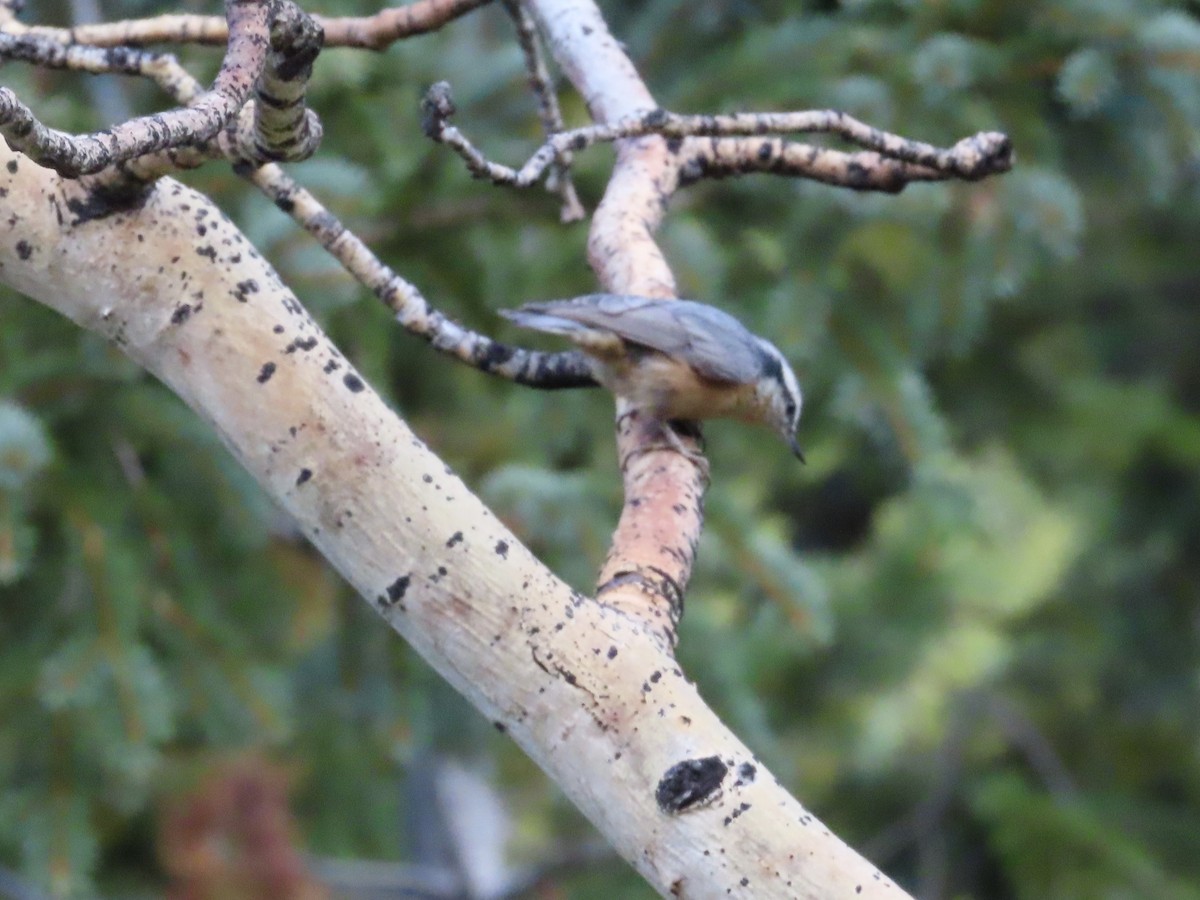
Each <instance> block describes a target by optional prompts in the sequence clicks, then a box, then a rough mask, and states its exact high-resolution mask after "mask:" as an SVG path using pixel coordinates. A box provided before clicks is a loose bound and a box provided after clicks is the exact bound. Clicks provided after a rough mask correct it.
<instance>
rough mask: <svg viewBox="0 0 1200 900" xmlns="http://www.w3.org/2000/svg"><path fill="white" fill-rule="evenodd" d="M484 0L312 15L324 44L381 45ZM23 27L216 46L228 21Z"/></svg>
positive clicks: (106, 41)
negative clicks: (369, 12)
mask: <svg viewBox="0 0 1200 900" xmlns="http://www.w3.org/2000/svg"><path fill="white" fill-rule="evenodd" d="M489 2H490V0H417V2H415V3H409V4H406V5H404V6H399V7H394V8H392V9H385V10H381V11H380V12H377V13H376V14H375V15H373V16H361V17H344V18H331V17H326V16H314V17H313V18H314V19H315V20H316V21H317V24H318V25H320V26H321V27H322V28H323V29H324V31H325V46H327V47H357V48H359V49H363V50H386V49H387V48H388V47H389V46H391V45H392V44H393V43H395V42H396V41H399V40H403V39H404V38H408V37H414V36H415V35H418V34H426V33H428V32H430V31H436V30H437V29H438V28H441V27H442V26H443V25H445V24H446V23H447V22H449V21H451V20H452V19H456V18H458V17H459V16H462V15H465V14H466V13H469V12H471V11H472V10H474V9H478V8H479V7H480V6H483V5H485V4H487V3H489ZM24 33H26V34H29V35H31V36H34V37H40V38H48V39H50V40H53V41H56V42H58V43H62V44H87V45H89V46H93V47H118V46H125V47H145V46H149V45H151V44H206V45H211V46H217V45H220V44H223V43H225V41H226V40H227V39H228V37H229V29H228V23H227V22H226V21H225V19H223V18H222V17H220V16H201V15H165V16H154V17H151V18H148V19H129V20H126V21H123V22H104V23H101V24H96V25H78V26H76V27H74V28H54V27H50V26H41V25H37V26H31V27H28V28H25V29H24Z"/></svg>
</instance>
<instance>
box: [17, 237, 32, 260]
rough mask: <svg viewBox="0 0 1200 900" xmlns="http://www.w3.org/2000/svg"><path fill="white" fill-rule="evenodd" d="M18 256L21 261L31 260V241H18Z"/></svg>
mask: <svg viewBox="0 0 1200 900" xmlns="http://www.w3.org/2000/svg"><path fill="white" fill-rule="evenodd" d="M17 256H19V257H21V259H29V257H31V256H33V247H32V246H31V245H30V243H29V241H17Z"/></svg>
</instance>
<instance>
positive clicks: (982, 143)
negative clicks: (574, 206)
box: [422, 81, 1012, 191]
mask: <svg viewBox="0 0 1200 900" xmlns="http://www.w3.org/2000/svg"><path fill="white" fill-rule="evenodd" d="M422 109H423V110H424V113H425V115H424V118H423V122H422V125H423V128H424V130H425V133H426V134H427V135H428V136H429V137H430V138H432V139H433V140H435V141H438V142H439V143H443V144H446V145H447V146H448V147H450V148H451V149H452V150H454V151H455V152H456V153H457V154H458V155H459V156H461V157H462V158H463V160H464V162H466V165H467V169H468V170H469V171H470V172H471V174H473V175H475V176H476V177H479V178H486V179H488V180H489V181H491V182H492V183H493V184H501V185H513V186H516V187H529V186H530V185H532V184H536V183H537V182H538V181H539V180H540V179H541V178H542V176H543V175H544V174H545V173H546V170H547V169H548V168H549V167H551V166H553V165H554V164H556V163H558V162H560V161H561V160H562V159H563V158H564V157H565V158H567V159H569V158H570V153H571V152H572V151H579V150H583V149H586V148H587V147H590V146H592V145H594V144H598V143H609V142H612V141H619V140H624V139H627V138H635V137H642V136H644V135H661V136H662V137H665V138H670V139H673V140H676V141H679V140H682V139H685V138H696V137H712V138H717V137H724V138H727V139H732V138H738V137H740V138H742V139H743V140H742V141H738V142H734V141H733V140H727V141H725V142H721V143H719V142H717V141H712V142H710V143H708V144H699V143H697V142H693V144H692V146H691V147H690V148H689V149H691V150H692V151H693V155H692V156H691V157H690V159H688V160H687V161H686V162H685V164H684V165H685V172H684V173H683V175H682V176H681V177H684V178H686V179H687V180H689V181H694V180H696V179H697V178H699V177H702V176H703V175H706V174H713V175H717V176H720V175H728V174H734V173H736V172H746V171H772V172H775V173H776V174H789V175H797V176H801V177H806V178H816V179H817V180H819V181H827V182H829V183H831V184H839V185H844V186H846V187H857V188H867V189H876V190H892V191H894V190H899V189H900V187H903V184H898V183H897V179H900V178H907V179H908V180H910V181H912V180H922V181H930V180H934V179H946V178H963V179H966V180H969V181H974V180H977V179H980V178H984V177H986V176H988V175H992V174H995V173H998V172H1005V171H1008V169H1009V168H1011V167H1012V143H1011V141H1009V139H1008V136H1007V135H1004V134H1000V133H998V132H992V131H987V132H981V133H979V134H976V135H972V136H971V137H968V138H964V139H963V140H961V141H959V142H958V143H957V144H955V145H954V146H953V147H950V148H948V149H943V148H940V147H935V146H933V145H932V144H926V143H922V142H921V141H913V140H909V139H907V138H903V137H900V136H899V135H894V134H890V133H888V132H886V131H880V130H878V129H876V128H872V127H870V126H869V125H865V124H863V123H862V122H860V121H858V120H857V119H855V118H853V117H851V116H848V115H846V114H845V113H841V112H837V111H836V110H812V111H807V112H793V113H736V114H733V115H718V116H684V115H678V114H676V113H671V112H667V111H666V110H663V109H653V110H650V111H648V112H645V113H641V114H639V115H637V116H635V117H630V118H626V119H622V120H620V121H618V122H616V123H614V124H611V125H610V124H603V123H602V124H597V125H589V126H585V127H582V128H574V129H571V130H569V131H563V132H559V133H558V134H555V135H553V136H551V137H550V139H549V140H547V141H546V143H544V144H543V145H542V146H541V147H540V148H539V149H538V150H537V152H535V153H534V154H533V156H531V157H530V158H529V160H528V161H527V162H526V163H525V164H524V165H523V166H521V168H520V169H519V170H518V169H513V168H510V167H509V166H505V165H503V164H501V163H497V162H492V161H491V160H489V159H488V158H487V157H486V156H485V155H484V154H483V152H482V151H480V150H479V149H478V148H477V147H475V146H474V145H473V144H472V143H471V142H470V140H468V139H467V137H466V136H465V135H463V133H462V132H461V131H459V129H458V128H456V127H455V126H453V125H451V124H450V118H451V117H452V116H453V115H454V113H455V106H454V100H453V96H452V94H451V91H450V86H449V84H447V83H446V82H444V81H441V82H438V83H437V84H435V85H433V87H431V88H430V89H429V91H428V92H427V93H426V95H425V99H424V100H423V101H422ZM779 133H826V134H833V135H837V136H838V137H841V138H844V139H846V140H848V141H851V142H852V143H855V144H858V145H859V146H862V147H866V148H868V149H869V150H871V151H873V155H866V154H847V153H844V152H838V151H834V150H829V149H826V148H819V147H812V146H809V145H805V144H790V145H785V144H784V143H783V142H782V141H779V139H775V141H774V142H772V141H771V139H769V138H766V137H765V135H770V134H779ZM760 135H761V136H764V137H762V138H760V139H757V140H754V141H748V140H745V139H746V138H748V137H750V136H760ZM680 148H682V145H680ZM701 148H704V149H701ZM897 163H899V164H901V165H896V164H897ZM709 169H711V172H710V171H709Z"/></svg>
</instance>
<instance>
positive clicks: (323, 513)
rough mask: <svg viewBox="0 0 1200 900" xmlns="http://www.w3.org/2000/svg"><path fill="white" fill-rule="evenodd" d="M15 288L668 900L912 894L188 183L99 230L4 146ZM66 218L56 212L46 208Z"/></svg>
mask: <svg viewBox="0 0 1200 900" xmlns="http://www.w3.org/2000/svg"><path fill="white" fill-rule="evenodd" d="M0 189H2V190H0V209H4V210H13V211H19V212H20V215H3V216H0V280H3V282H4V283H6V284H8V285H9V286H11V287H14V288H15V289H17V290H19V291H22V292H24V293H26V294H28V295H29V296H30V297H33V298H35V299H37V300H39V301H40V302H42V303H44V304H46V305H48V306H50V307H52V308H54V309H56V310H58V311H59V312H61V313H62V314H64V315H66V316H68V317H69V318H71V319H72V320H73V321H75V322H76V323H78V324H79V325H80V326H82V327H85V328H88V329H91V330H93V331H96V332H98V333H100V334H102V335H105V336H107V337H108V338H110V339H111V340H112V341H114V342H115V343H116V344H117V345H118V346H119V347H120V348H121V349H122V350H124V352H126V353H127V354H128V355H129V356H130V357H131V358H132V359H134V360H135V361H137V362H138V363H140V364H141V365H143V366H145V367H146V368H147V369H148V370H149V371H150V372H152V373H153V374H155V375H156V376H157V377H158V378H160V379H161V380H162V381H163V382H164V383H166V384H167V385H168V386H169V387H170V388H171V389H172V390H174V391H175V392H176V393H177V394H178V395H179V396H180V397H181V398H183V399H184V400H185V401H186V402H187V403H188V404H189V405H190V406H191V407H192V408H193V409H194V410H196V412H197V413H198V414H199V415H200V416H201V417H202V418H203V419H205V420H206V421H207V422H209V423H210V424H211V425H212V427H213V428H214V429H215V430H216V431H217V433H218V434H219V435H220V436H221V438H222V439H223V441H224V442H225V444H226V445H227V446H228V447H229V449H230V451H231V452H232V453H233V454H234V456H235V457H236V458H237V459H238V460H239V461H240V462H241V464H242V465H243V466H245V467H246V469H247V470H248V471H249V472H250V473H251V474H252V475H253V477H254V478H255V479H256V480H257V481H258V482H259V484H260V485H261V486H262V487H263V489H264V490H266V491H267V493H268V494H269V495H270V496H271V497H272V498H274V499H275V501H276V502H277V503H279V505H280V506H281V507H282V508H283V509H285V510H286V511H287V512H288V513H289V514H291V515H292V516H293V517H294V519H295V520H296V522H297V524H298V526H299V527H300V529H301V530H302V531H303V532H304V534H305V535H307V536H308V537H309V539H310V540H311V541H312V542H313V544H314V545H315V546H316V547H317V548H318V549H319V550H320V551H321V552H322V553H323V554H324V555H325V557H326V558H327V559H328V560H329V562H330V563H331V564H332V565H333V566H334V567H335V568H336V569H337V570H338V571H339V572H341V573H342V574H343V575H344V576H345V577H346V578H347V579H348V580H349V581H350V582H351V583H352V584H353V585H354V586H355V588H356V589H357V590H358V591H359V593H361V594H362V595H363V597H364V598H366V599H367V600H368V602H369V603H370V604H371V606H372V607H373V608H374V609H375V610H376V611H377V612H378V613H379V614H380V615H381V616H382V617H383V618H384V619H386V621H387V622H388V623H389V624H390V625H391V626H392V627H393V628H394V629H395V630H396V631H398V632H399V633H400V634H401V635H403V636H404V637H405V638H406V639H407V640H408V641H409V642H410V643H411V644H412V645H413V647H414V648H415V649H416V650H417V651H418V652H419V653H421V655H422V656H424V657H425V658H426V659H427V660H428V661H429V662H430V663H431V664H432V665H433V667H434V668H435V669H437V670H438V671H439V672H440V673H441V674H442V675H443V676H444V677H445V678H447V680H449V681H450V683H451V684H453V685H454V686H455V687H456V688H458V689H459V690H460V691H462V692H463V693H464V694H465V695H466V696H467V697H468V698H469V699H470V700H471V701H472V702H473V703H474V704H475V705H476V706H477V707H478V708H479V709H480V710H481V711H482V712H483V713H484V715H486V716H488V717H489V718H491V719H492V720H493V721H494V722H495V723H496V724H497V726H498V727H500V728H501V729H502V730H505V731H507V732H508V733H509V734H511V735H512V737H513V738H514V739H515V740H516V741H517V742H518V743H519V744H520V745H521V746H522V747H523V748H524V749H525V750H526V752H528V753H529V754H530V756H531V757H533V759H534V760H536V761H537V762H538V764H539V765H541V766H542V767H543V768H544V769H545V770H546V771H547V772H548V773H549V774H550V775H551V777H553V778H554V779H555V780H556V781H557V782H558V783H559V784H560V785H561V786H562V787H563V790H564V791H565V792H566V793H567V795H568V796H569V797H571V799H572V800H573V801H574V802H575V803H576V804H577V805H578V806H579V807H580V809H582V810H583V812H584V813H585V814H586V815H587V816H588V817H589V818H591V820H592V821H593V822H594V823H595V824H596V825H597V826H598V827H599V829H600V830H601V831H602V832H603V833H604V834H605V835H606V836H607V838H608V839H609V840H610V841H611V842H612V843H613V845H614V846H615V847H616V848H617V850H618V851H619V852H620V853H621V854H622V855H623V856H624V857H625V858H626V859H627V860H629V861H630V862H631V863H632V864H633V865H634V866H636V867H637V869H638V870H639V871H640V872H641V873H642V874H643V875H644V876H645V877H646V878H647V879H648V880H649V881H650V883H651V884H653V885H654V886H655V887H656V889H657V890H659V891H660V892H662V893H663V894H668V893H670V894H672V895H675V896H684V897H714V898H715V897H730V896H732V897H760V898H761V897H773V896H774V897H785V896H786V897H809V898H818V897H820V898H825V897H830V896H846V897H860V896H861V897H873V896H875V897H882V896H887V897H899V896H902V894H901V892H900V891H899V890H898V889H897V888H895V887H894V886H893V885H892V884H891V882H889V881H888V880H887V879H886V878H885V877H884V876H882V875H881V874H880V873H879V872H877V871H876V870H875V869H874V868H873V867H872V866H870V865H869V864H868V863H866V862H865V861H864V860H862V859H861V858H860V857H858V856H857V855H856V854H855V853H854V852H853V851H852V850H850V849H849V848H847V847H846V846H845V845H844V844H842V843H841V842H840V841H839V840H838V839H837V838H836V837H834V836H833V835H832V834H831V833H830V832H829V831H828V830H827V829H826V828H824V827H823V826H822V825H821V824H820V823H819V822H818V821H817V820H816V819H815V818H814V817H813V816H812V815H811V814H810V813H809V812H807V811H806V810H805V809H804V808H803V807H802V806H801V805H800V804H799V803H798V802H797V801H796V800H794V799H793V798H791V797H790V796H788V794H787V792H786V791H785V790H784V789H783V788H782V787H781V786H780V785H779V783H778V782H777V781H776V780H775V779H774V778H773V777H771V776H770V774H769V773H768V772H767V771H766V770H765V769H764V768H763V766H762V765H761V763H759V762H758V760H756V759H755V758H754V756H753V754H752V753H751V752H750V751H749V750H748V749H747V748H746V747H745V746H743V745H742V744H741V743H740V742H739V741H738V740H737V738H736V737H735V736H734V735H733V734H731V733H730V732H729V731H728V729H726V728H725V727H724V726H723V725H722V724H721V723H720V721H719V720H718V719H717V718H716V716H715V715H714V714H713V713H712V711H711V710H709V709H708V708H707V707H706V706H705V705H704V703H703V701H702V700H701V699H700V697H699V695H698V694H697V692H696V690H695V687H694V686H693V685H692V684H691V682H689V681H688V680H687V678H686V677H685V676H684V674H683V673H682V672H681V671H680V669H679V668H678V666H677V665H676V663H675V661H674V659H673V657H672V656H671V655H670V653H669V652H667V650H666V649H665V648H664V646H663V644H662V642H661V641H660V640H658V639H657V637H656V636H655V635H654V634H653V632H652V629H650V628H647V627H646V625H645V623H643V622H642V621H639V620H638V619H636V618H634V617H631V616H629V615H627V614H625V613H624V612H622V611H621V610H619V609H617V608H615V607H614V606H612V605H609V604H605V603H600V602H596V601H594V600H591V599H589V598H586V597H583V596H581V595H579V594H577V593H575V592H573V591H572V590H571V589H570V588H569V587H567V586H566V585H565V584H563V583H562V582H561V581H559V580H558V579H557V578H556V577H555V576H554V575H553V574H552V573H551V572H549V571H548V570H547V569H546V568H545V567H544V566H543V565H541V563H539V562H538V561H537V560H536V559H535V558H534V557H533V556H532V555H531V554H530V553H529V551H528V550H526V548H524V547H523V546H522V545H521V544H520V542H519V541H518V540H517V539H516V537H515V536H514V535H513V534H512V533H511V532H509V531H508V530H507V529H506V528H505V527H504V526H503V524H501V523H500V522H499V521H498V520H497V519H496V518H495V516H493V515H492V514H491V513H490V512H489V511H488V510H487V509H486V508H485V507H484V506H483V505H482V504H481V503H480V502H479V500H478V499H477V498H475V497H474V496H473V495H472V494H471V493H470V491H469V490H468V489H467V488H466V486H465V485H464V484H463V483H462V482H461V481H460V480H459V479H458V478H457V476H455V475H454V474H453V473H452V472H451V471H450V470H449V468H448V467H447V466H446V465H445V464H444V463H443V462H442V461H441V460H440V459H438V458H437V457H436V456H435V455H434V454H433V453H432V452H430V450H429V449H428V448H427V447H426V446H425V445H424V444H423V443H422V442H421V441H420V439H419V438H417V437H416V436H415V435H414V434H413V433H412V432H411V431H410V430H409V429H408V428H407V426H406V425H405V424H404V423H403V422H402V421H400V420H399V419H398V418H397V417H396V416H395V415H394V414H393V413H392V412H391V411H390V410H389V409H388V408H387V407H386V406H385V405H384V404H383V402H382V401H381V400H380V398H379V397H378V395H376V394H375V392H374V391H372V390H371V388H370V387H369V385H367V383H366V382H365V380H364V379H363V378H362V377H361V376H360V375H359V374H358V373H357V372H356V371H355V370H354V368H353V366H352V365H351V364H350V363H349V362H348V361H347V360H346V359H345V358H344V357H343V356H342V354H341V353H340V352H339V351H338V349H337V348H336V346H334V345H333V343H332V342H331V341H330V340H329V338H328V337H326V336H325V335H324V334H323V333H322V331H321V330H320V328H319V327H318V326H317V325H316V324H315V323H314V322H313V321H312V319H311V318H310V317H309V315H308V313H307V312H306V311H305V309H304V308H303V306H302V305H301V304H300V302H299V301H298V300H297V298H296V297H295V295H293V294H292V292H291V291H289V290H288V289H287V288H286V287H285V286H284V285H283V284H282V283H281V282H280V280H279V278H278V277H277V275H276V274H275V272H274V271H273V270H272V269H271V267H270V266H269V265H268V264H267V262H266V261H265V260H264V259H263V258H262V257H261V256H260V255H259V254H257V253H256V252H254V251H253V248H252V247H251V246H250V244H249V242H248V241H247V240H246V238H245V237H244V236H243V235H242V234H241V233H240V232H239V231H238V230H237V228H236V227H235V226H234V225H233V224H232V223H231V222H230V221H229V220H228V219H227V218H225V217H224V216H223V215H222V214H221V213H220V211H219V210H217V209H216V208H215V207H214V206H213V205H212V203H211V202H210V201H209V200H208V199H207V198H206V197H204V196H203V195H201V194H199V193H197V192H195V191H193V190H190V189H189V188H187V187H185V186H183V185H181V184H179V183H178V182H175V181H173V180H171V179H169V178H164V179H160V180H159V181H158V182H156V183H155V184H153V185H152V186H149V187H148V188H147V189H146V190H145V192H144V193H143V194H141V195H140V197H139V198H138V200H137V202H135V203H131V204H130V205H128V206H126V207H125V208H123V209H120V210H110V211H109V212H108V214H106V215H104V216H102V217H90V218H83V217H74V218H73V217H71V216H70V215H66V214H65V213H66V212H67V211H70V210H74V209H78V208H80V206H81V204H83V203H86V202H87V201H88V200H90V196H89V194H88V192H87V187H86V185H83V184H81V183H79V182H78V181H73V180H67V179H63V178H60V177H59V176H57V175H56V174H55V173H53V172H51V171H50V170H47V169H44V168H40V167H37V166H34V165H33V164H31V163H30V161H29V160H27V159H24V158H22V157H21V156H19V155H18V154H14V153H12V152H10V151H8V150H7V149H4V148H0ZM47 200H49V202H47Z"/></svg>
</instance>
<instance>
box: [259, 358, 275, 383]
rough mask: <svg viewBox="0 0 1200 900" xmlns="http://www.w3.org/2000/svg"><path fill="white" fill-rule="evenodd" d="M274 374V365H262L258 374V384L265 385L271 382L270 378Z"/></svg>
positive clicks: (270, 363) (271, 363)
mask: <svg viewBox="0 0 1200 900" xmlns="http://www.w3.org/2000/svg"><path fill="white" fill-rule="evenodd" d="M274 374H275V363H273V362H269V363H263V367H262V369H261V370H260V371H259V373H258V383H259V384H266V383H267V382H268V381H270V380H271V376H272V375H274Z"/></svg>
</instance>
